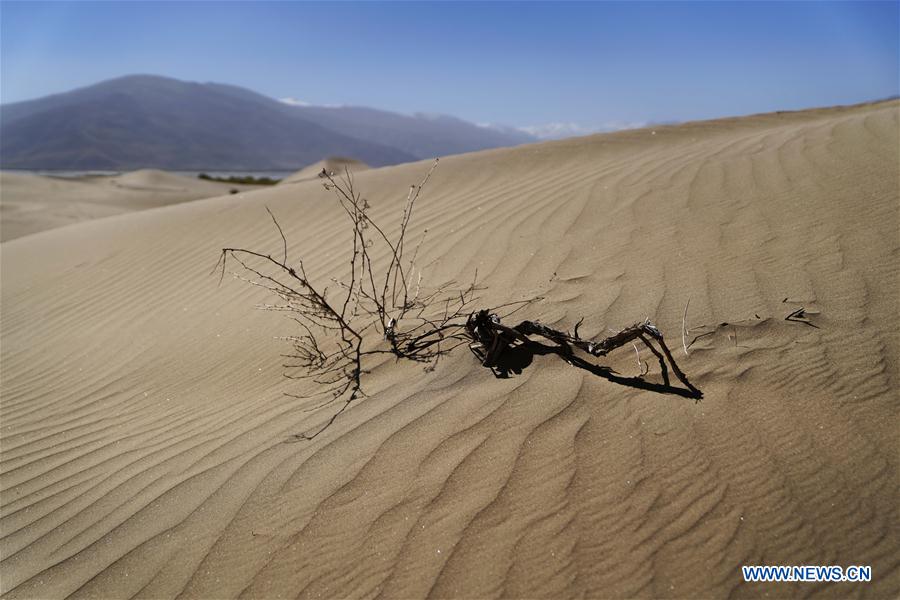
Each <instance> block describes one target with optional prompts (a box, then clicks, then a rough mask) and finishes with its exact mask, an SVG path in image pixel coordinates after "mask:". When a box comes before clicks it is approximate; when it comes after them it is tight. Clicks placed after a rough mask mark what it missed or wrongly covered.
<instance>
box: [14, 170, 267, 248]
mask: <svg viewBox="0 0 900 600" xmlns="http://www.w3.org/2000/svg"><path fill="white" fill-rule="evenodd" d="M232 189H237V190H239V191H240V190H248V189H253V186H240V185H229V184H225V183H217V182H212V181H203V180H200V179H196V178H191V177H186V176H184V175H178V174H175V173H167V172H165V171H159V170H157V169H141V170H140V171H134V172H131V173H125V174H123V175H115V176H106V175H96V176H83V177H77V178H62V177H47V176H43V175H36V174H32V173H17V172H13V171H3V172H0V241H4V242H5V241H8V240H12V239H15V238H18V237H22V236H24V235H29V234H32V233H37V232H39V231H45V230H47V229H55V228H56V227H62V226H64V225H71V224H73V223H80V222H82V221H88V220H92V219H99V218H102V217H108V216H112V215H119V214H123V213H128V212H134V211H138V210H145V209H148V208H156V207H159V206H168V205H170V204H178V203H180V202H187V201H189V200H197V199H198V198H211V197H213V196H221V195H223V194H227V193H229V191H230V190H232Z"/></svg>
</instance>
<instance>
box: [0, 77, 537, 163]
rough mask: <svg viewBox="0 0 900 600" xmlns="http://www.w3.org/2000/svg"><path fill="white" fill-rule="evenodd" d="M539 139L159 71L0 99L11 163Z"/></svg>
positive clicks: (491, 144) (419, 150)
mask: <svg viewBox="0 0 900 600" xmlns="http://www.w3.org/2000/svg"><path fill="white" fill-rule="evenodd" d="M535 139H536V138H534V137H532V136H529V135H528V134H525V133H522V132H512V131H500V130H497V129H492V128H485V127H478V126H477V125H474V124H472V123H467V122H465V121H461V120H459V119H453V118H451V117H434V118H427V117H416V116H412V117H410V116H405V115H399V114H395V113H390V112H386V111H379V110H374V109H369V108H362V107H340V108H326V107H316V106H293V105H289V104H285V103H284V102H279V101H277V100H275V99H273V98H269V97H266V96H263V95H261V94H257V93H255V92H252V91H250V90H247V89H243V88H240V87H236V86H231V85H224V84H217V83H193V82H185V81H179V80H177V79H171V78H167V77H158V76H152V75H132V76H128V77H120V78H118V79H112V80H109V81H104V82H101V83H98V84H96V85H92V86H89V87H85V88H80V89H77V90H73V91H70V92H66V93H63V94H55V95H52V96H46V97H44V98H38V99H36V100H29V101H25V102H16V103H13V104H5V105H3V106H2V107H0V161H2V168H4V169H75V170H85V169H104V170H130V169H139V168H144V167H155V168H160V169H174V170H228V169H237V170H248V169H249V170H276V171H277V170H291V169H296V168H297V167H299V166H306V165H309V164H312V163H314V162H316V161H318V160H320V159H321V158H322V157H323V156H332V155H335V156H337V155H340V156H350V157H352V158H354V159H356V160H360V161H363V162H365V163H367V164H370V165H373V166H383V165H393V164H398V163H403V162H409V161H414V160H418V159H422V158H432V157H434V156H443V155H447V154H456V153H460V152H470V151H473V150H482V149H485V148H496V147H500V146H513V145H516V144H521V143H525V142H529V141H534V140H535Z"/></svg>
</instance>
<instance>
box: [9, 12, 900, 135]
mask: <svg viewBox="0 0 900 600" xmlns="http://www.w3.org/2000/svg"><path fill="white" fill-rule="evenodd" d="M898 6H900V4H898V2H849V3H842V2H812V3H762V2H754V3H725V2H716V3H651V2H646V3H644V2H632V3H627V4H624V3H612V2H609V3H560V2H554V3H525V4H522V3H452V4H450V3H327V4H323V3H302V2H253V3H243V2H148V3H144V2H116V3H113V2H107V3H93V2H71V3H69V2H53V3H38V2H27V3H18V2H8V1H4V2H2V3H0V34H2V35H0V100H2V102H4V103H6V102H14V101H19V100H25V99H29V98H35V97H39V96H43V95H46V94H50V93H55V92H61V91H66V90H68V89H72V88H75V87H79V86H84V85H89V84H91V83H95V82H98V81H101V80H104V79H109V78H112V77H117V76H120V75H126V74H132V73H152V74H158V75H166V76H171V77H176V78H179V79H185V80H191V81H216V82H222V83H231V84H235V85H240V86H244V87H247V88H250V89H253V90H255V91H258V92H261V93H263V94H266V95H269V96H272V97H275V98H283V97H293V98H298V99H300V100H303V101H306V102H310V103H314V104H354V105H366V106H373V107H377V108H383V109H387V110H393V111H397V112H403V113H413V112H427V113H442V114H451V115H456V116H459V117H462V118H464V119H467V120H470V121H473V122H478V123H499V124H507V125H513V126H519V127H525V126H542V127H543V126H547V125H548V124H552V123H562V124H571V127H572V128H573V129H575V130H577V129H579V128H581V129H584V130H597V129H603V128H615V127H621V126H623V125H628V124H639V123H644V122H654V121H683V120H689V119H703V118H712V117H717V116H724V115H740V114H747V113H755V112H765V111H772V110H782V109H798V108H805V107H811V106H826V105H833V104H846V103H854V102H860V101H865V100H871V99H875V98H882V97H886V96H890V95H894V94H898V93H900V89H898V87H900V83H898V79H900V63H898V60H900V59H898V56H900V47H898V27H900V25H898V21H900V14H898ZM568 126H569V125H563V126H562V127H563V128H565V127H568Z"/></svg>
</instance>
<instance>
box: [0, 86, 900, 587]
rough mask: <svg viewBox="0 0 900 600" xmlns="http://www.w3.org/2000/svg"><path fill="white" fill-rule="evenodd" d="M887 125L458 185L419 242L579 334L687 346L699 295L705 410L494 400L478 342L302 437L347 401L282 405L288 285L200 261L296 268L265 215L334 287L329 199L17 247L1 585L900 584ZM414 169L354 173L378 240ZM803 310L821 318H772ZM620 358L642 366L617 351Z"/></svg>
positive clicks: (459, 172)
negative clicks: (809, 578)
mask: <svg viewBox="0 0 900 600" xmlns="http://www.w3.org/2000/svg"><path fill="white" fill-rule="evenodd" d="M898 138H900V135H898V103H896V102H893V103H888V104H878V105H874V106H862V107H853V108H847V109H828V110H818V111H810V112H802V113H787V114H778V115H761V116H753V117H747V118H741V119H727V120H720V121H714V122H704V123H693V124H686V125H681V126H677V127H663V128H657V129H656V130H655V133H654V132H653V131H651V130H638V131H629V132H622V133H616V134H609V135H600V136H595V137H589V138H580V139H575V140H569V141H560V142H553V143H546V144H540V145H533V146H524V147H520V148H516V149H509V150H498V151H488V152H481V153H476V154H470V155H464V156H459V157H452V158H448V159H445V160H443V161H442V162H441V164H440V166H439V168H438V170H437V171H436V172H435V175H434V178H433V181H432V183H431V185H430V188H428V190H427V192H426V194H425V195H424V196H423V199H422V201H421V205H420V207H419V209H418V212H417V214H416V219H415V221H414V226H415V228H416V229H421V228H423V227H427V228H428V229H429V236H430V243H428V244H426V246H425V247H424V248H423V250H422V260H420V264H428V265H429V266H428V268H427V270H426V271H427V277H428V279H429V280H430V281H431V283H438V282H441V281H444V280H447V279H453V278H456V279H460V280H465V279H468V278H469V277H471V274H472V272H473V271H474V269H475V268H476V267H477V268H478V270H479V274H480V277H481V278H483V280H484V282H485V283H486V284H487V285H488V286H489V290H487V291H486V292H485V293H484V295H483V301H484V304H485V305H486V306H490V305H492V304H497V303H500V302H504V301H508V300H514V299H519V298H523V297H532V296H538V295H540V296H543V297H544V300H542V301H540V302H538V303H536V304H535V305H533V306H532V307H530V308H529V309H528V311H527V314H524V313H523V314H522V316H523V317H525V316H527V317H530V318H540V319H543V320H544V321H546V322H549V323H558V324H559V326H560V327H566V326H571V325H572V324H573V323H574V322H575V321H576V320H577V319H578V318H579V317H580V316H586V317H587V320H586V322H585V325H584V326H583V328H582V332H587V333H590V334H592V333H603V332H605V331H606V330H607V329H608V328H616V327H622V326H624V325H626V324H628V323H631V322H633V321H635V320H638V319H641V318H643V317H645V316H648V315H649V316H650V317H651V318H652V319H653V320H654V321H655V322H656V323H657V324H658V325H659V326H660V328H661V329H662V330H663V332H664V333H666V334H667V335H668V337H669V338H670V339H671V340H672V345H673V346H678V345H679V342H680V330H681V319H682V311H683V310H684V307H685V304H686V303H687V302H688V300H690V310H689V312H688V317H687V319H688V324H689V326H690V327H691V328H692V331H693V333H694V334H695V335H698V334H700V333H704V332H711V334H710V335H707V336H705V337H703V338H701V339H700V340H698V341H697V342H696V344H695V345H694V346H693V348H692V353H691V355H690V356H689V357H684V356H683V352H682V351H681V350H680V349H679V351H678V357H679V360H680V361H681V364H682V366H683V367H684V369H685V370H686V371H687V372H688V374H689V375H690V377H691V379H692V381H693V382H694V383H696V384H697V385H698V386H699V387H700V388H701V389H702V390H703V392H704V393H705V398H704V400H703V401H702V402H700V403H694V402H693V401H691V400H688V399H685V398H683V397H681V396H678V395H674V394H660V393H654V392H650V391H641V390H638V389H635V388H632V387H625V386H622V385H618V384H615V383H612V382H610V381H607V380H606V379H603V378H600V377H596V376H594V375H591V374H590V373H588V372H586V371H582V370H578V369H575V368H573V367H570V366H568V365H566V364H564V363H563V362H562V361H560V360H559V359H558V358H556V357H553V356H543V357H537V358H535V360H534V364H532V365H531V366H529V367H527V368H526V369H525V370H524V371H523V372H522V374H521V375H519V376H517V377H513V378H511V379H506V380H500V379H495V378H493V377H492V376H491V374H490V372H489V371H487V370H486V369H483V368H480V367H479V366H478V365H477V364H476V363H475V362H474V360H473V358H472V356H471V355H470V354H469V353H468V352H466V351H465V350H464V349H460V350H458V351H457V352H456V353H455V354H453V355H452V356H451V357H449V358H448V359H447V360H445V361H442V362H441V363H440V364H439V365H438V367H437V369H436V370H435V371H434V372H433V373H430V374H428V373H423V372H422V370H421V368H420V367H418V366H414V365H413V366H410V365H404V364H399V365H398V364H393V363H385V364H380V365H372V372H371V373H370V374H369V375H368V380H367V384H366V389H367V391H368V393H369V396H370V397H369V398H367V399H366V400H364V401H362V402H360V403H359V404H358V405H356V406H355V407H354V408H353V409H352V410H350V411H348V412H347V413H345V414H344V416H343V417H342V418H341V419H340V420H338V421H337V423H336V424H335V426H334V427H333V428H332V429H330V430H329V431H328V433H327V434H325V435H323V436H321V437H319V438H317V439H316V440H315V441H314V442H311V443H285V440H286V439H288V436H290V435H291V434H293V433H296V432H300V431H304V430H306V429H308V428H309V427H310V426H312V425H313V424H315V423H320V422H322V421H323V420H324V419H326V418H328V416H329V414H330V413H329V409H328V408H326V409H323V410H320V411H318V412H304V408H305V407H306V405H304V404H303V403H302V402H299V401H297V400H294V399H291V398H288V397H285V396H283V395H281V394H282V392H284V391H297V389H296V388H295V387H292V386H291V385H289V383H290V382H288V381H286V380H284V379H283V378H282V375H281V367H280V363H281V358H280V357H279V354H280V353H281V352H282V351H284V350H285V347H284V346H283V345H282V344H281V343H280V342H278V341H275V340H273V339H272V338H273V336H277V335H284V334H287V333H290V332H291V328H290V322H288V321H286V320H284V319H282V318H279V317H278V315H275V314H273V313H268V312H263V311H255V310H253V308H252V306H253V304H254V303H257V302H264V301H267V300H269V298H267V297H266V296H264V295H263V294H262V293H261V292H260V290H258V289H255V288H252V287H250V286H247V285H245V284H243V283H242V282H240V281H234V280H226V281H225V282H224V283H223V284H222V285H221V287H217V283H218V278H217V277H216V276H212V275H210V274H209V273H210V270H211V269H212V267H213V265H214V263H215V260H216V256H217V252H218V249H219V248H221V247H222V246H223V245H244V246H249V247H255V248H259V249H263V250H266V251H273V252H277V251H279V250H280V240H279V239H278V237H277V234H275V233H274V232H273V230H272V228H271V223H270V221H269V219H268V216H267V215H266V213H265V210H264V206H268V207H269V208H271V209H272V210H273V211H274V212H275V213H276V214H277V215H278V217H279V218H280V220H281V222H282V223H283V224H284V225H285V229H286V233H287V236H288V239H289V240H290V242H291V246H290V251H291V254H292V255H293V256H300V255H302V256H303V257H304V258H305V261H306V264H307V268H308V269H312V271H313V275H314V277H316V278H318V279H320V280H323V281H324V280H326V279H327V278H328V277H330V276H332V275H336V274H340V272H341V270H342V269H344V268H345V265H346V260H347V257H346V256H345V255H344V253H343V252H342V250H343V249H344V246H345V242H346V232H345V228H344V226H343V222H342V220H341V218H340V215H339V213H338V211H337V209H336V207H335V205H334V202H333V201H332V200H331V197H330V196H329V195H328V193H327V192H325V191H324V190H322V189H321V186H320V185H319V182H317V181H311V182H309V183H298V184H296V185H292V186H286V187H276V188H270V189H266V190H262V191H257V192H253V193H251V194H241V195H239V196H226V197H222V198H215V199H209V200H201V201H197V202H191V203H187V204H182V205H179V206H173V207H168V208H162V209H159V210H151V211H145V212H142V213H139V214H133V215H126V216H122V217H115V218H112V219H105V220H101V221H93V222H88V223H84V224H81V225H78V226H73V227H67V228H63V229H59V230H57V231H53V232H47V233H44V234H42V235H38V236H29V237H26V238H23V239H20V240H14V241H12V242H8V243H5V244H3V247H2V273H3V285H2V369H3V373H2V407H0V419H2V421H0V423H2V425H0V427H2V430H0V431H2V438H0V442H2V453H0V485H2V508H3V509H2V517H0V536H2V537H0V554H2V562H0V569H2V592H3V593H4V594H5V595H6V596H7V597H10V598H35V597H41V598H59V597H64V596H67V595H75V596H77V597H131V596H137V597H151V598H168V597H175V596H178V595H182V596H185V597H201V598H228V597H236V596H242V597H247V598H251V597H253V598H256V597H271V598H275V597H326V598H338V597H373V596H383V597H388V598H398V597H403V598H407V597H409V598H413V597H424V596H432V597H448V596H457V597H479V598H486V597H498V596H507V597H548V598H559V597H585V596H592V597H597V596H600V597H670V596H674V597H725V596H731V597H738V598H740V597H746V596H753V597H757V596H763V595H765V594H769V595H770V596H774V597H783V596H815V597H840V598H846V597H896V596H897V595H898V593H900V569H898V562H900V503H898V502H897V485H898V475H897V474H898V471H897V467H898V464H897V463H898V456H900V453H898V436H897V424H898V395H897V389H898V371H897V368H898V360H897V358H898V333H900V332H898V323H900V321H898V305H897V298H898V297H900V296H898V275H900V273H898V271H900V269H898V267H900V240H898V204H900V191H898V175H900V173H898V141H900V140H898ZM428 167H429V164H428V163H418V164H414V165H404V166H399V167H394V168H388V169H378V170H371V171H367V172H365V173H360V174H359V175H358V176H357V178H356V179H357V183H358V185H359V186H361V187H362V188H363V189H364V190H365V191H366V194H367V196H368V198H369V199H370V200H371V202H372V205H373V206H374V209H375V210H376V215H389V216H390V220H391V221H392V222H393V221H394V220H395V219H396V214H397V211H398V210H399V208H400V207H401V206H402V202H403V200H404V199H405V195H406V189H407V186H408V184H410V183H412V182H415V181H417V180H418V179H419V178H420V177H421V176H422V174H423V173H424V172H425V170H426V169H427V168H428ZM785 299H786V300H785ZM801 306H802V307H805V308H806V309H807V310H808V311H809V312H810V313H811V315H812V316H811V321H812V322H813V323H815V324H816V325H817V326H818V327H819V328H813V327H809V326H806V325H803V324H800V323H791V322H786V321H784V317H785V315H787V314H788V313H789V312H791V311H792V310H794V309H795V308H798V307H801ZM726 322H727V323H729V324H728V325H725V324H724V323H726ZM643 358H644V359H647V360H649V359H650V358H651V357H650V355H649V354H648V353H647V352H646V351H644V352H643ZM605 363H606V364H609V365H610V366H612V367H614V368H615V369H617V370H618V371H619V372H621V373H623V374H629V375H630V374H634V373H635V372H636V371H637V365H636V363H635V359H634V352H633V350H632V349H631V348H630V347H629V348H626V349H623V350H621V351H619V352H617V353H615V354H614V355H613V356H611V357H609V360H608V361H605ZM652 364H653V363H652V361H651V365H652ZM647 378H648V380H650V381H655V382H658V381H659V373H658V368H656V367H654V368H653V369H652V371H651V373H650V375H648V376H647ZM742 564H800V565H804V564H839V565H845V566H846V565H858V564H861V565H871V566H872V568H873V576H874V581H873V582H872V583H870V584H791V585H787V584H768V585H763V584H752V585H751V584H743V583H741V575H740V565H742Z"/></svg>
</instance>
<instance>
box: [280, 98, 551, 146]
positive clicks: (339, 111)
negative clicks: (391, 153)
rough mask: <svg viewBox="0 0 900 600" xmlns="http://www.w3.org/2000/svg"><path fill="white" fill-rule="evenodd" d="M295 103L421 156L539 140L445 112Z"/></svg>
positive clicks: (330, 124) (338, 126) (331, 123)
mask: <svg viewBox="0 0 900 600" xmlns="http://www.w3.org/2000/svg"><path fill="white" fill-rule="evenodd" d="M283 102H284V101H283ZM294 102H295V103H294V104H293V105H292V106H291V108H292V109H293V110H294V111H296V112H297V113H299V114H301V115H303V116H304V117H306V118H308V119H310V120H312V121H315V122H316V123H318V124H320V125H322V126H324V127H327V128H328V129H331V130H333V131H337V132H339V133H342V134H344V135H349V136H353V137H356V138H359V139H362V140H367V141H370V142H380V143H382V144H387V145H388V146H391V147H393V148H397V149H399V150H402V151H404V152H407V153H409V154H412V155H414V156H418V157H420V158H426V157H431V156H441V155H444V154H460V153H462V152H473V151H475V150H484V149H487V148H498V147H502V146H515V145H518V144H524V143H528V142H534V141H537V138H535V137H533V136H530V135H528V134H527V133H525V132H522V131H517V130H514V129H511V128H509V129H503V130H501V129H499V128H491V127H479V126H478V125H475V124H473V123H469V122H467V121H463V120H461V119H457V118H454V117H448V116H444V115H434V116H431V115H423V114H417V115H414V116H411V117H410V116H407V115H400V114H397V113H391V112H386V111H383V110H376V109H373V108H364V107H356V106H340V107H326V106H302V105H298V104H296V101H294Z"/></svg>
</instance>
